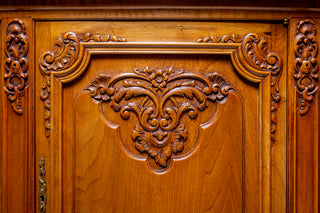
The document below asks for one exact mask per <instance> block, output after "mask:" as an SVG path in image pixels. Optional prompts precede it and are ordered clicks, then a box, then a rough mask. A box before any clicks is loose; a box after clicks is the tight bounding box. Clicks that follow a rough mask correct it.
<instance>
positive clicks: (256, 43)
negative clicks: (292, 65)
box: [197, 33, 282, 142]
mask: <svg viewBox="0 0 320 213" xmlns="http://www.w3.org/2000/svg"><path fill="white" fill-rule="evenodd" d="M197 42H211V43H242V44H241V51H242V53H243V56H244V58H245V60H246V62H247V63H248V64H250V65H251V66H252V67H254V68H256V69H258V70H265V71H269V72H270V73H271V107H270V110H271V142H275V133H276V128H277V114H276V112H277V109H278V105H279V102H280V98H281V97H280V95H279V80H280V75H281V71H282V60H281V57H280V55H279V54H277V53H274V52H268V41H267V40H266V39H265V38H263V37H259V35H258V34H256V33H250V34H248V35H247V36H245V37H244V38H242V37H241V36H239V35H235V34H232V35H224V36H222V37H213V36H210V37H204V38H200V39H198V40H197Z"/></svg>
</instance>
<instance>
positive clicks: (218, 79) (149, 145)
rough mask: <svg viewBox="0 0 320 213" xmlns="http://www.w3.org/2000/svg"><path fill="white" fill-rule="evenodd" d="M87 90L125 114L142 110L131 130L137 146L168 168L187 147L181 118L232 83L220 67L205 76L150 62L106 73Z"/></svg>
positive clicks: (155, 165) (220, 97)
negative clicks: (155, 66)
mask: <svg viewBox="0 0 320 213" xmlns="http://www.w3.org/2000/svg"><path fill="white" fill-rule="evenodd" d="M116 85H117V86H116ZM86 90H87V91H89V92H90V95H91V97H92V98H94V99H95V100H97V101H99V102H101V103H108V104H109V105H110V107H111V108H112V109H113V110H114V111H116V112H119V113H120V116H121V118H122V119H124V120H127V119H129V117H130V114H131V113H134V114H135V115H136V117H137V119H138V121H139V123H138V124H136V125H135V127H134V129H133V130H132V134H131V137H132V140H133V142H134V144H135V148H136V150H137V151H138V152H139V153H141V154H143V153H147V162H148V165H149V166H150V167H151V169H152V170H154V171H156V172H163V171H165V170H166V169H167V168H168V167H169V165H170V163H171V162H172V157H173V156H175V157H179V154H181V153H182V152H183V151H184V149H185V143H186V142H187V139H188V130H187V128H186V127H185V125H184V124H183V123H181V122H180V121H181V118H182V116H183V115H184V114H187V115H188V117H189V118H190V119H195V118H197V117H198V113H199V111H203V110H205V109H206V108H207V107H208V101H210V102H213V103H216V102H220V103H221V102H224V101H225V99H226V97H227V95H228V93H229V92H230V91H231V90H232V87H231V85H230V84H228V83H227V82H226V80H225V79H224V78H223V77H222V76H221V75H219V74H217V73H210V74H208V75H207V76H206V77H205V76H203V75H198V74H191V73H184V71H183V70H175V69H173V68H171V67H170V68H169V69H150V68H148V67H146V68H144V69H142V70H139V69H136V70H135V71H134V73H125V74H122V75H119V76H117V77H115V78H111V77H110V76H108V75H104V74H100V75H98V76H97V77H96V79H95V81H93V82H92V83H91V84H90V85H89V86H88V88H87V89H86Z"/></svg>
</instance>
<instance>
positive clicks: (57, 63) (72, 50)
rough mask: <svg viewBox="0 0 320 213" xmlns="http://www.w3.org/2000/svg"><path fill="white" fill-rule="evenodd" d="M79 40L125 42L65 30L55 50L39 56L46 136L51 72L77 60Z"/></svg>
mask: <svg viewBox="0 0 320 213" xmlns="http://www.w3.org/2000/svg"><path fill="white" fill-rule="evenodd" d="M81 42H126V39H125V38H120V37H116V36H111V35H102V36H101V35H97V34H90V33H85V34H83V35H80V36H78V35H76V34H75V33H73V32H66V33H64V34H63V35H62V37H59V38H58V39H57V40H56V41H55V46H56V51H55V52H51V51H47V52H45V53H44V54H42V56H41V57H40V71H41V73H42V75H43V76H44V78H43V84H42V90H41V93H40V97H41V99H42V100H43V101H44V107H45V115H44V119H45V129H46V136H47V137H48V136H50V130H51V124H50V122H51V121H50V116H51V115H50V105H51V103H50V94H51V78H50V73H51V72H59V71H62V70H65V69H68V68H70V67H71V66H72V65H73V64H74V63H75V61H76V60H77V58H78V56H79V52H80V43H81Z"/></svg>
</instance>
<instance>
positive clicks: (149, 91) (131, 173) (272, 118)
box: [37, 22, 282, 212]
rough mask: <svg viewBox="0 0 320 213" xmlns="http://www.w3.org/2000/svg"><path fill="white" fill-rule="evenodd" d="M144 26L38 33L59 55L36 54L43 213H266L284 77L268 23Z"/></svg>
mask: <svg viewBox="0 0 320 213" xmlns="http://www.w3.org/2000/svg"><path fill="white" fill-rule="evenodd" d="M89 23H90V24H89ZM139 24H140V25H139ZM144 24H146V23H137V22H132V23H129V22H127V23H126V22H110V23H107V22H101V23H99V25H104V26H105V27H106V28H107V29H110V31H112V32H111V33H110V35H109V34H101V33H96V32H94V33H90V34H89V33H87V30H88V28H90V29H92V28H93V27H94V26H97V25H98V24H97V23H96V22H88V25H84V24H83V23H81V22H75V23H73V24H71V25H70V23H69V25H68V24H67V23H55V22H52V23H39V24H38V25H37V29H38V31H37V32H38V34H37V36H39V38H41V37H43V38H44V39H47V40H51V39H49V38H47V37H46V35H47V34H46V32H51V31H52V32H54V33H51V34H50V36H49V37H50V38H51V37H52V42H51V43H53V42H55V44H56V47H57V49H56V51H52V52H51V50H52V47H51V46H53V45H52V44H51V45H47V44H45V45H43V46H41V47H39V48H38V49H37V55H38V56H39V67H38V77H37V78H38V79H42V82H43V84H42V85H40V84H39V83H38V89H37V91H39V102H38V104H37V110H38V111H39V112H40V115H41V113H42V114H43V115H44V116H39V117H38V118H37V121H38V122H37V128H38V129H39V131H38V133H37V134H38V136H39V137H38V139H40V138H41V139H42V140H43V142H42V144H41V146H40V147H39V148H38V151H37V155H38V156H39V155H44V156H46V158H47V159H48V160H46V167H48V166H49V169H47V173H46V174H47V175H48V176H47V178H46V183H47V185H50V186H51V188H48V190H47V194H48V204H47V205H48V208H49V209H50V210H52V211H59V209H62V211H63V212H88V211H94V212H111V211H114V212H124V211H129V212H131V211H135V210H137V209H139V212H163V211H167V212H187V211H190V210H191V211H194V212H205V211H211V212H212V211H213V212H258V211H262V210H263V211H269V210H270V153H271V152H270V147H271V143H272V142H274V141H276V138H275V133H276V131H275V130H276V128H275V127H276V124H277V122H276V112H277V108H278V102H279V100H280V99H279V87H278V86H279V85H278V83H279V77H280V74H281V69H282V60H281V58H280V55H279V54H277V53H273V52H271V51H270V50H269V49H270V47H271V44H270V36H269V34H268V33H267V34H266V33H264V32H268V31H270V25H268V24H266V25H257V24H252V25H249V24H246V27H244V25H236V24H234V23H227V24H226V26H227V27H226V28H223V25H222V24H221V23H209V22H200V23H199V24H197V25H195V24H194V23H191V22H172V23H165V22H149V23H148V24H149V25H150V26H157V27H162V29H163V30H162V31H161V32H160V34H156V33H154V32H153V31H152V29H146V30H145V31H139V29H141V28H142V27H143V26H144ZM124 26H126V27H127V28H124ZM247 26H250V27H247ZM65 27H68V28H70V29H71V30H72V31H75V32H79V31H80V32H81V33H71V32H67V33H63V32H61V31H63V30H61V29H64V28H65ZM212 28H216V30H217V31H219V32H218V33H214V34H216V35H217V36H213V35H212V33H211V32H210V33H208V29H212ZM68 30H69V29H68ZM141 30H142V29H141ZM59 31H60V32H61V33H60V35H59V36H56V35H55V33H56V32H59ZM246 31H247V33H244V32H246ZM204 32H206V33H204ZM232 32H239V34H233V33H232ZM251 32H254V33H251ZM141 33H142V34H141ZM205 34H206V35H205ZM208 34H210V36H208ZM118 35H120V37H119V36H118ZM191 36H192V39H190V37H191ZM205 36H208V37H205ZM57 37H58V40H56V38H57ZM151 41H152V42H151ZM49 46H50V47H49ZM48 50H50V51H48ZM41 99H42V100H41Z"/></svg>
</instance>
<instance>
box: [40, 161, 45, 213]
mask: <svg viewBox="0 0 320 213" xmlns="http://www.w3.org/2000/svg"><path fill="white" fill-rule="evenodd" d="M46 205H47V182H46V170H45V162H44V158H43V157H42V158H41V159H40V162H39V212H40V213H45V212H46Z"/></svg>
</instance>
